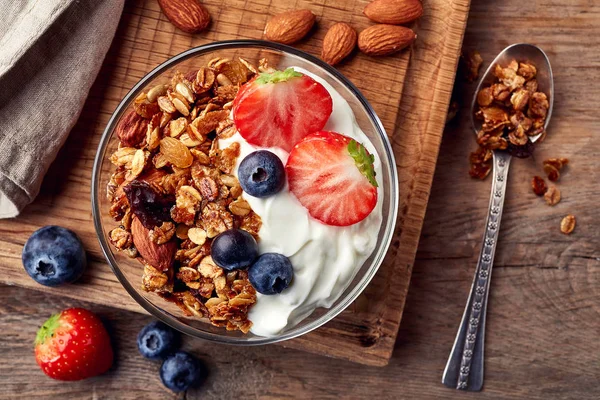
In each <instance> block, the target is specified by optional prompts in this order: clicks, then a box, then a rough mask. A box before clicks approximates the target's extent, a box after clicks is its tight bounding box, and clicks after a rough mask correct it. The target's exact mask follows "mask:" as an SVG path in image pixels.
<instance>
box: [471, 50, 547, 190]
mask: <svg viewBox="0 0 600 400" xmlns="http://www.w3.org/2000/svg"><path fill="white" fill-rule="evenodd" d="M536 74H537V69H536V67H535V66H534V65H533V64H531V63H527V62H522V63H519V62H517V61H516V60H512V61H511V62H510V63H509V64H508V66H506V67H501V66H500V65H496V66H495V68H494V76H495V77H496V82H494V83H493V84H492V85H490V86H487V87H484V88H482V89H481V90H480V91H479V93H477V105H478V106H479V109H478V110H477V111H476V112H475V117H476V118H478V119H480V120H482V121H483V124H482V125H481V129H480V130H479V132H478V133H477V144H478V145H479V148H478V149H477V151H475V152H474V153H471V156H470V161H471V169H470V171H469V174H470V175H471V176H472V177H473V178H479V179H484V178H485V177H486V176H487V175H488V174H489V173H490V170H491V158H492V151H493V150H507V149H509V150H511V151H512V153H513V154H515V155H517V156H518V155H520V153H522V154H524V155H529V153H530V150H529V147H530V146H531V145H532V142H531V141H530V139H529V138H530V137H532V136H537V135H542V138H540V141H541V140H543V137H544V136H545V133H546V131H545V130H544V124H545V121H546V115H547V114H548V109H549V107H550V104H549V102H548V97H547V96H546V94H545V93H543V92H538V82H537V79H536Z"/></svg>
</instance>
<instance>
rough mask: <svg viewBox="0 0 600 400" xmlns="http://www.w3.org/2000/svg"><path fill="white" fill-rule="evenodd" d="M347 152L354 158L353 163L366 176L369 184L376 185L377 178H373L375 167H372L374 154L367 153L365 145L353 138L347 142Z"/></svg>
mask: <svg viewBox="0 0 600 400" xmlns="http://www.w3.org/2000/svg"><path fill="white" fill-rule="evenodd" d="M348 153H350V156H351V157H352V158H353V159H354V163H355V164H356V167H357V168H358V170H359V171H360V173H361V174H363V175H364V176H365V178H367V180H368V181H369V182H370V183H371V185H373V186H375V187H378V185H377V180H375V175H376V173H375V168H374V167H373V162H374V161H375V156H374V155H372V154H369V152H368V151H367V149H365V146H363V145H362V144H360V143H358V142H357V141H356V140H354V139H353V140H351V141H350V143H348Z"/></svg>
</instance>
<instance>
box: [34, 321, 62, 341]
mask: <svg viewBox="0 0 600 400" xmlns="http://www.w3.org/2000/svg"><path fill="white" fill-rule="evenodd" d="M59 326H60V314H53V315H52V316H51V317H50V318H48V319H47V320H46V322H44V325H42V327H41V328H40V329H39V330H38V332H37V334H36V335H35V345H36V346H37V345H39V344H43V343H44V342H45V341H46V340H47V339H49V338H51V337H52V336H54V331H56V330H57V329H58V327H59Z"/></svg>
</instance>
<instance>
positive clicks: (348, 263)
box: [219, 67, 383, 336]
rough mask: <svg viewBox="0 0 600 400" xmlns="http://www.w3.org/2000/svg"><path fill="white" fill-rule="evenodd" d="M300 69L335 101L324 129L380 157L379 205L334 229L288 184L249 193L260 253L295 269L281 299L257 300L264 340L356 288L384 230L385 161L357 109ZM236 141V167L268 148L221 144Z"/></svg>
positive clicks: (283, 155) (255, 313)
mask: <svg viewBox="0 0 600 400" xmlns="http://www.w3.org/2000/svg"><path fill="white" fill-rule="evenodd" d="M293 68H294V70H296V71H298V72H301V73H303V74H306V75H308V76H310V77H312V78H313V79H315V80H316V81H317V82H319V83H321V84H322V85H323V86H324V87H325V88H326V89H327V91H328V92H329V94H330V95H331V98H332V99H333V112H332V113H331V116H330V117H329V120H328V121H327V124H326V125H325V127H324V130H328V131H335V132H338V133H341V134H343V135H346V136H349V137H351V138H354V139H356V140H357V141H358V142H360V143H363V144H364V145H365V147H366V148H367V150H369V152H370V153H371V154H375V162H374V166H375V171H376V173H377V182H378V183H379V188H378V201H377V205H376V206H375V209H374V210H373V212H371V214H369V216H367V218H365V219H364V220H362V221H361V222H359V223H357V224H354V225H351V226H344V227H338V226H330V225H325V224H323V223H322V222H320V221H318V220H316V219H314V218H312V217H311V216H310V215H309V214H308V211H307V210H306V208H304V207H303V206H302V205H301V204H300V202H299V201H298V200H297V199H296V197H295V196H294V195H293V194H292V193H291V192H290V191H289V188H288V185H287V183H286V185H285V187H284V188H283V190H281V191H280V192H279V193H277V194H276V195H274V196H270V197H267V198H262V199H259V198H256V197H253V196H250V195H248V194H247V193H244V194H243V197H244V199H246V201H248V203H250V206H252V210H254V212H256V213H257V214H258V215H259V216H260V217H261V219H262V227H261V229H260V231H259V236H260V241H259V252H260V254H263V253H270V252H274V253H280V254H283V255H285V256H287V257H288V258H289V259H290V261H291V262H292V266H293V268H294V278H293V280H292V283H291V284H290V286H289V287H288V288H287V289H285V290H284V291H283V292H282V293H280V294H278V295H272V296H266V295H262V294H260V293H259V294H258V295H257V297H258V298H257V301H256V304H254V306H252V308H251V309H250V313H249V315H248V318H249V319H250V321H252V323H253V324H252V329H251V332H252V333H254V334H256V335H259V336H273V335H276V334H278V333H279V332H280V331H281V330H283V329H284V328H286V327H289V326H293V325H296V324H297V323H298V322H300V321H301V320H302V319H304V318H306V317H307V316H308V315H310V314H311V313H312V312H313V311H314V310H315V308H317V307H325V308H329V307H331V305H332V304H333V303H334V302H335V301H336V300H337V299H338V297H339V296H340V295H341V294H342V292H343V291H344V290H345V289H346V288H347V286H348V285H349V284H350V282H351V281H352V279H353V278H354V275H355V274H356V272H357V271H358V269H359V268H360V266H361V265H362V264H363V263H364V261H365V260H366V259H367V258H368V257H369V255H370V254H371V253H372V252H373V249H374V248H375V245H376V242H377V233H378V231H379V227H380V226H381V220H382V217H381V207H382V199H383V189H382V183H381V180H380V179H381V161H380V160H379V157H378V156H377V153H376V151H375V148H374V147H373V145H372V144H371V142H370V141H369V139H368V138H367V136H366V135H365V134H364V133H363V131H362V130H361V129H360V127H359V126H358V125H357V124H356V119H355V117H354V113H353V112H352V109H351V108H350V106H349V105H348V103H347V102H346V100H344V98H343V97H342V96H341V95H340V94H339V93H338V92H337V91H336V90H335V89H334V88H333V87H332V86H331V85H329V84H328V83H327V82H326V81H324V80H323V79H321V78H319V77H317V76H315V75H314V74H312V73H310V72H308V71H306V70H304V69H302V68H298V67H293ZM233 142H238V143H239V144H240V156H239V157H238V160H237V165H236V166H235V174H236V175H237V169H238V166H239V163H240V162H241V161H242V160H243V159H244V157H246V156H247V155H248V154H249V153H251V152H253V151H256V150H260V149H264V148H263V147H259V146H254V145H251V144H249V143H248V142H246V140H245V139H244V138H243V137H242V136H241V135H240V134H239V133H236V134H235V135H233V136H232V137H231V138H228V139H222V140H219V147H221V148H225V147H227V146H229V145H230V144H231V143H233ZM267 150H269V151H272V152H273V153H275V154H276V155H277V156H278V157H279V158H280V159H281V161H282V162H283V164H284V165H285V163H286V161H287V158H288V153H287V152H286V151H285V150H283V149H281V148H279V147H275V148H267Z"/></svg>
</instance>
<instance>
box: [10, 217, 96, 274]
mask: <svg viewBox="0 0 600 400" xmlns="http://www.w3.org/2000/svg"><path fill="white" fill-rule="evenodd" d="M21 259H22V261H23V266H24V267H25V271H27V273H28V274H29V276H31V277H32V278H33V279H34V280H35V281H36V282H37V283H40V284H42V285H45V286H57V285H60V284H62V283H71V282H74V281H76V280H77V279H79V277H81V275H83V271H84V269H85V266H86V256H85V250H84V249H83V245H82V244H81V241H80V240H79V238H78V237H77V235H75V233H74V232H73V231H71V230H69V229H66V228H63V227H60V226H54V225H52V226H45V227H43V228H40V229H38V230H37V231H35V232H33V234H32V235H31V236H30V237H29V239H27V242H26V243H25V246H23V253H22V255H21Z"/></svg>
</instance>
